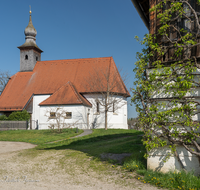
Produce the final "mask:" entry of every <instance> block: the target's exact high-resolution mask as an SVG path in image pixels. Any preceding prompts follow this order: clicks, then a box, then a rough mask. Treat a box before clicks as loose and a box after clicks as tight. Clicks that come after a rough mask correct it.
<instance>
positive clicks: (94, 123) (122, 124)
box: [84, 94, 128, 129]
mask: <svg viewBox="0 0 200 190" xmlns="http://www.w3.org/2000/svg"><path fill="white" fill-rule="evenodd" d="M84 97H85V98H86V99H87V100H88V101H89V102H90V103H91V104H92V108H91V110H90V115H89V123H90V128H104V127H105V112H104V109H105V108H104V107H103V106H101V105H99V113H98V112H97V106H96V99H101V98H102V96H101V94H85V95H84ZM114 98H115V100H116V101H117V102H118V104H117V105H115V106H116V110H115V111H114V112H113V107H111V108H110V110H109V112H108V128H115V129H128V125H127V99H126V98H124V97H123V96H115V97H114Z"/></svg>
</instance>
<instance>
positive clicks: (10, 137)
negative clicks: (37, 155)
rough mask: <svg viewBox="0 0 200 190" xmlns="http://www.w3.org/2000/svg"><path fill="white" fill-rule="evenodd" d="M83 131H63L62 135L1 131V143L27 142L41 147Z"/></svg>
mask: <svg viewBox="0 0 200 190" xmlns="http://www.w3.org/2000/svg"><path fill="white" fill-rule="evenodd" d="M82 132H83V130H78V133H77V131H76V129H63V132H62V133H58V132H56V131H51V130H10V131H0V141H16V142H27V143H32V144H37V145H41V144H44V143H47V142H52V141H57V140H62V139H66V138H70V137H73V136H76V135H78V134H81V133H82Z"/></svg>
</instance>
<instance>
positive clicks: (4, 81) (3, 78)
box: [0, 72, 10, 95]
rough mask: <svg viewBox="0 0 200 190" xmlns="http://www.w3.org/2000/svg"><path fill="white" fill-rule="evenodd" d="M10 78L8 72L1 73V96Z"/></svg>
mask: <svg viewBox="0 0 200 190" xmlns="http://www.w3.org/2000/svg"><path fill="white" fill-rule="evenodd" d="M9 78H10V76H9V73H8V72H0V95H1V93H2V92H3V90H4V88H5V86H6V84H7V83H8V80H9Z"/></svg>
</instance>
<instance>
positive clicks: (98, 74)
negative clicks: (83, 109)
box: [85, 65, 129, 130]
mask: <svg viewBox="0 0 200 190" xmlns="http://www.w3.org/2000/svg"><path fill="white" fill-rule="evenodd" d="M124 76H125V77H124V79H122V78H121V76H120V74H119V71H118V70H117V68H116V67H113V68H111V66H110V65H108V66H107V68H105V67H104V68H102V69H99V67H98V69H96V68H93V72H92V73H90V75H89V77H88V78H87V79H86V80H87V81H86V86H85V88H86V91H88V92H91V93H93V94H98V95H97V96H96V98H95V102H93V105H95V106H96V110H97V113H104V114H105V130H107V129H108V112H113V113H116V111H117V110H118V109H119V108H121V107H122V106H124V105H125V104H126V103H127V102H126V101H125V100H126V97H127V96H129V92H128V90H127V89H126V86H125V84H124V82H125V81H126V77H127V75H124ZM100 107H101V108H103V109H100Z"/></svg>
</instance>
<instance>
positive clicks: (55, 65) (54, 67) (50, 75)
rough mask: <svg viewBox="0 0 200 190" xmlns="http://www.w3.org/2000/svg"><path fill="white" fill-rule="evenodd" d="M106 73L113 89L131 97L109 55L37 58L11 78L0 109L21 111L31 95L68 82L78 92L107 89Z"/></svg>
mask: <svg viewBox="0 0 200 190" xmlns="http://www.w3.org/2000/svg"><path fill="white" fill-rule="evenodd" d="M105 73H109V74H110V76H111V77H110V78H114V79H113V80H112V79H111V80H110V81H109V84H110V85H112V84H113V82H114V81H115V82H116V83H117V85H116V86H115V87H114V88H113V89H112V91H113V92H116V93H119V94H121V95H123V96H125V97H129V96H130V94H129V92H128V91H127V89H126V87H125V85H124V83H123V81H122V79H121V77H120V75H119V73H118V70H117V68H116V65H115V63H114V60H113V58H112V57H105V58H88V59H67V60H54V61H38V62H37V63H36V65H35V68H34V69H33V71H30V72H18V73H16V74H15V75H13V76H12V77H11V79H10V80H9V82H8V84H7V85H6V87H5V89H4V91H3V93H2V94H1V96H0V111H10V110H17V109H18V110H22V109H23V108H24V106H25V105H26V103H27V102H28V100H29V99H30V98H31V96H32V95H33V94H54V93H55V92H56V91H57V90H58V89H59V88H61V87H62V86H63V85H65V84H66V83H67V82H68V81H71V82H72V83H73V85H74V86H75V87H76V90H77V92H78V93H81V94H84V93H95V92H97V93H98V92H102V91H106V88H107V85H106V84H107V79H106V78H105V77H104V75H105ZM114 76H115V77H114ZM94 81H95V87H94V86H92V85H91V84H93V83H92V82H94Z"/></svg>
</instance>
